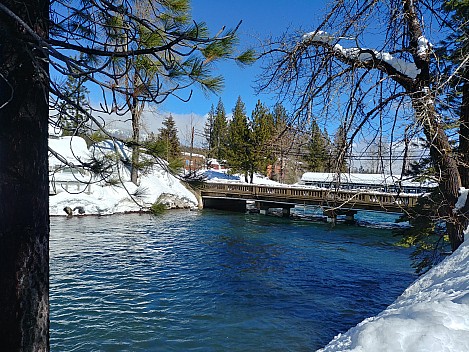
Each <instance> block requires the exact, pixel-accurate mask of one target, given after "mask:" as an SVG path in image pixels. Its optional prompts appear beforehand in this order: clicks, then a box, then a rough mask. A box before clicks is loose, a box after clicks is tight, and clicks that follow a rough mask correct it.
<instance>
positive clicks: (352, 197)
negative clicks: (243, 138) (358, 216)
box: [201, 183, 419, 213]
mask: <svg viewBox="0 0 469 352" xmlns="http://www.w3.org/2000/svg"><path fill="white" fill-rule="evenodd" d="M201 194H202V197H220V198H235V199H246V200H257V201H269V202H276V203H291V204H298V205H319V206H322V207H324V208H346V209H363V210H375V211H388V212H398V213H402V212H404V211H405V210H407V209H409V208H412V207H414V206H415V205H416V203H417V199H418V197H419V195H416V194H401V195H398V194H391V193H373V192H366V191H352V190H338V191H335V190H331V189H315V188H310V187H296V186H295V187H291V186H290V187H289V186H284V187H282V186H265V185H250V184H235V183H205V184H204V186H203V187H202V189H201Z"/></svg>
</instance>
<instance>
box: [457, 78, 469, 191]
mask: <svg viewBox="0 0 469 352" xmlns="http://www.w3.org/2000/svg"><path fill="white" fill-rule="evenodd" d="M465 76H467V77H465V79H466V80H465V81H464V83H463V89H462V104H461V112H460V113H461V116H460V121H459V122H460V125H459V160H460V165H459V172H460V174H461V184H462V186H463V187H466V188H467V187H469V81H468V80H469V74H465Z"/></svg>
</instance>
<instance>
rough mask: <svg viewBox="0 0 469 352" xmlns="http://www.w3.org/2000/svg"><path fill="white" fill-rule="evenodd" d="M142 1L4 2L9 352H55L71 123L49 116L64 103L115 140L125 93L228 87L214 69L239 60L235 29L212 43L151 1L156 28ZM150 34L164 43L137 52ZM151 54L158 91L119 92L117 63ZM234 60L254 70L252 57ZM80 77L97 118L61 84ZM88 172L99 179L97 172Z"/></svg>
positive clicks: (1, 57)
mask: <svg viewBox="0 0 469 352" xmlns="http://www.w3.org/2000/svg"><path fill="white" fill-rule="evenodd" d="M143 1H146V0H138V1H137V0H129V1H118V2H116V1H74V2H70V1H62V0H60V1H45V0H34V1H16V0H3V1H1V2H0V27H1V29H2V35H1V37H0V41H1V45H0V46H1V50H0V72H1V75H0V76H1V79H0V91H1V92H2V94H0V95H1V97H2V98H3V99H2V101H1V103H0V120H1V121H2V127H1V128H0V150H1V153H0V165H1V168H0V179H1V180H2V183H1V185H0V189H1V191H0V193H1V195H2V202H1V204H0V208H1V210H0V214H1V216H0V222H1V226H0V258H1V263H2V265H1V267H2V275H0V287H1V290H0V316H1V317H2V318H1V319H0V331H1V334H2V335H1V336H2V339H1V341H2V349H3V350H5V351H48V350H49V206H48V199H49V186H48V167H47V165H48V163H47V158H48V152H49V148H48V141H47V136H48V123H51V124H55V126H54V127H64V126H63V125H62V122H64V121H63V120H59V121H58V122H56V121H52V120H50V119H49V112H50V111H60V109H61V104H62V103H63V100H64V99H65V100H67V103H68V104H71V105H74V107H75V108H76V109H77V110H78V111H79V112H80V113H83V114H85V115H86V116H88V118H89V119H90V120H92V121H93V126H94V128H96V129H99V130H101V131H103V133H104V134H106V135H108V133H106V132H105V126H104V124H103V123H102V119H101V118H100V117H101V116H103V115H105V114H111V113H117V114H120V115H121V116H122V115H123V114H125V113H126V112H128V109H127V107H126V106H125V105H124V104H122V100H121V99H119V97H121V95H120V94H122V93H124V94H125V95H126V96H132V95H142V96H143V95H145V93H144V92H145V91H147V92H150V94H148V95H150V96H151V97H152V101H153V102H155V103H161V102H162V101H164V100H165V99H166V98H167V97H168V96H170V95H177V96H180V95H179V94H178V92H180V93H182V92H183V89H185V88H187V87H189V86H192V85H194V84H195V85H198V86H199V87H201V88H202V89H205V90H208V91H213V90H215V89H216V88H220V87H221V86H222V83H223V82H222V78H221V77H219V76H213V75H212V74H211V68H212V67H213V63H214V62H217V61H219V60H220V59H230V58H233V57H232V54H233V52H234V50H235V44H236V42H237V38H236V35H235V32H236V30H225V29H224V28H223V29H222V30H221V31H218V30H217V31H216V32H217V34H216V35H215V36H213V37H212V36H210V35H209V32H208V29H207V28H206V26H205V25H204V24H203V23H195V22H192V21H189V20H186V21H180V20H178V21H174V20H173V19H174V16H173V13H174V12H177V11H182V12H183V13H184V14H185V16H188V9H189V1H187V0H165V1H146V2H147V3H149V4H150V5H151V6H150V7H151V11H152V12H153V13H154V14H155V17H158V18H159V19H160V21H148V20H146V19H144V18H139V17H138V16H137V15H136V12H135V11H134V9H135V4H136V2H143ZM116 20H118V21H116ZM142 26H143V27H144V28H145V29H144V30H145V31H147V32H148V33H151V34H152V35H153V34H156V35H157V36H159V37H160V38H161V44H158V45H155V46H151V47H146V48H137V47H136V45H137V43H138V36H139V35H140V33H141V32H142ZM112 28H113V29H115V30H117V29H119V30H124V31H125V32H126V33H125V35H124V36H123V38H125V45H123V44H124V43H123V42H119V41H113V33H112V30H110V29H112ZM80 54H83V55H84V56H86V60H82V59H80ZM144 55H150V56H152V57H154V58H155V59H156V60H157V61H158V62H159V63H160V66H159V69H160V70H159V71H158V79H157V81H158V83H157V84H152V85H146V86H138V88H137V89H136V90H135V91H133V92H130V91H126V90H125V88H124V87H123V86H122V85H120V84H118V83H117V82H118V81H119V79H120V78H121V77H122V72H123V71H122V70H121V69H120V68H119V67H118V65H119V64H121V63H122V62H121V60H119V58H125V59H126V60H122V61H123V62H125V65H126V67H128V68H129V69H130V67H132V65H135V64H136V62H138V60H139V57H142V56H144ZM234 59H235V60H236V61H238V62H240V63H243V62H244V63H248V62H252V61H253V53H252V51H248V52H245V53H243V54H241V55H239V56H238V57H236V58H234ZM50 68H53V70H54V72H53V75H50V74H49V69H50ZM77 74H78V75H79V76H80V77H87V78H88V80H87V85H88V84H89V88H90V90H91V89H93V92H97V93H96V96H99V97H101V98H102V101H101V102H100V104H97V105H96V106H93V109H90V111H86V109H85V108H84V107H83V106H81V105H77V104H76V100H74V99H70V98H69V97H68V96H67V94H65V92H64V85H63V84H61V83H60V82H64V81H65V79H63V77H67V76H76V75H77ZM91 85H93V88H92V87H91ZM189 94H190V93H189ZM182 98H185V97H184V96H183V97H182ZM82 166H83V168H85V169H88V170H92V169H93V168H94V167H95V164H92V163H85V162H83V165H82Z"/></svg>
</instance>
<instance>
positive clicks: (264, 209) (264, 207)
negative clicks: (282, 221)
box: [255, 201, 295, 218]
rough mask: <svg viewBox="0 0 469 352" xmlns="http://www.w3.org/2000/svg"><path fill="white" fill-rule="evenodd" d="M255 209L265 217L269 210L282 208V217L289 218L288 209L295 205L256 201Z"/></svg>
mask: <svg viewBox="0 0 469 352" xmlns="http://www.w3.org/2000/svg"><path fill="white" fill-rule="evenodd" d="M255 205H256V208H257V209H259V213H260V214H264V215H267V213H268V211H269V209H275V208H282V217H284V218H288V217H290V209H291V208H294V207H295V205H294V204H291V203H280V202H265V201H256V202H255Z"/></svg>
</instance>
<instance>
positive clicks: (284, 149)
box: [271, 103, 293, 182]
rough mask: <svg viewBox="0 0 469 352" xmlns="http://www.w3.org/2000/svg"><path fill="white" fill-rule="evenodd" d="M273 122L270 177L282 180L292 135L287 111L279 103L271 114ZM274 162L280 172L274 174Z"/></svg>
mask: <svg viewBox="0 0 469 352" xmlns="http://www.w3.org/2000/svg"><path fill="white" fill-rule="evenodd" d="M272 118H273V122H274V135H273V138H272V139H273V150H274V156H275V160H274V165H273V168H272V169H273V170H272V176H271V177H272V178H273V179H276V180H277V181H280V182H283V181H284V180H285V164H286V158H287V157H288V153H289V151H290V150H291V147H292V141H293V137H292V135H291V131H290V128H289V125H288V123H287V121H288V113H287V110H286V109H285V107H284V106H283V105H282V104H281V103H277V104H275V106H274V109H273V114H272ZM275 163H278V165H279V169H280V172H279V174H278V175H277V174H276V171H275V170H276V169H277V168H276V167H275Z"/></svg>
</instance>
